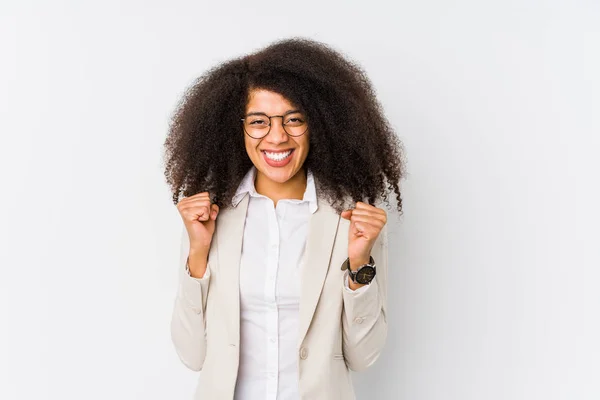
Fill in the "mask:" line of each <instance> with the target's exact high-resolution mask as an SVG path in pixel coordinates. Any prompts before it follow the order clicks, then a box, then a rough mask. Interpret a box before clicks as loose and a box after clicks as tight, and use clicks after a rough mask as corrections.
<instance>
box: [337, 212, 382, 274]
mask: <svg viewBox="0 0 600 400" xmlns="http://www.w3.org/2000/svg"><path fill="white" fill-rule="evenodd" d="M341 216H342V218H345V219H348V220H350V229H348V258H350V266H351V267H352V268H353V270H354V269H356V267H357V265H361V264H366V263H368V262H369V257H370V255H371V249H373V245H374V244H375V240H377V237H378V236H379V233H380V232H381V229H383V226H384V225H385V224H386V222H387V214H386V212H385V210H383V209H382V208H377V207H375V206H372V205H369V204H367V203H363V202H362V201H358V202H357V203H356V208H354V209H353V210H346V211H343V212H342V214H341Z"/></svg>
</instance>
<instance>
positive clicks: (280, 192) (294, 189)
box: [254, 168, 306, 206]
mask: <svg viewBox="0 0 600 400" xmlns="http://www.w3.org/2000/svg"><path fill="white" fill-rule="evenodd" d="M254 187H255V188H256V192H257V193H260V194H262V195H263V196H267V197H268V198H270V199H271V200H273V203H274V205H275V206H277V202H278V201H279V200H281V199H297V200H302V198H303V197H304V192H305V191H306V171H305V170H304V168H302V169H301V170H300V171H298V173H297V174H296V175H294V176H293V177H292V178H290V179H289V180H287V181H286V182H283V183H279V182H275V181H272V180H270V179H268V178H267V177H266V176H264V175H263V174H262V173H261V172H260V171H258V170H257V171H256V179H255V181H254Z"/></svg>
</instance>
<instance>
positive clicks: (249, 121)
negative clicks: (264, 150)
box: [244, 115, 269, 138]
mask: <svg viewBox="0 0 600 400" xmlns="http://www.w3.org/2000/svg"><path fill="white" fill-rule="evenodd" d="M244 129H246V132H247V133H248V135H250V136H252V137H254V138H261V137H263V136H265V135H266V134H267V133H268V132H269V118H268V117H267V116H266V115H250V116H248V117H246V119H244Z"/></svg>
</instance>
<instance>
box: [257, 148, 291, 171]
mask: <svg viewBox="0 0 600 400" xmlns="http://www.w3.org/2000/svg"><path fill="white" fill-rule="evenodd" d="M294 150H295V149H288V150H284V151H265V150H261V153H262V154H263V158H264V160H265V162H266V163H267V164H268V165H270V166H271V167H284V166H286V165H287V164H289V162H290V161H291V160H292V158H293V157H294V156H293V154H294Z"/></svg>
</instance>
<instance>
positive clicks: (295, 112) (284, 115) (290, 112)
mask: <svg viewBox="0 0 600 400" xmlns="http://www.w3.org/2000/svg"><path fill="white" fill-rule="evenodd" d="M298 113H301V112H300V111H298V110H291V111H288V112H286V113H285V114H283V115H267V114H265V113H251V114H249V115H247V116H246V117H248V116H251V115H264V116H265V117H267V118H268V119H269V129H268V130H267V133H265V134H264V135H263V136H260V137H254V136H252V135H251V134H249V133H248V131H247V130H246V124H245V123H244V121H245V120H246V119H247V118H240V121H242V128H243V129H244V133H245V134H246V135H248V136H250V137H251V138H252V139H262V138H264V137H266V136H267V135H268V134H269V133H270V132H271V127H272V126H273V122H272V121H271V118H276V117H277V118H281V126H282V127H283V130H284V131H285V133H286V134H287V135H288V136H291V137H300V136H302V135H304V134H305V133H306V131H308V122H306V117H305V118H304V119H305V124H306V129H304V132H302V133H301V134H299V135H292V134H290V133H289V132H288V131H287V129H285V127H286V125H287V124H284V123H283V119H284V118H285V117H286V116H288V115H289V114H298Z"/></svg>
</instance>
